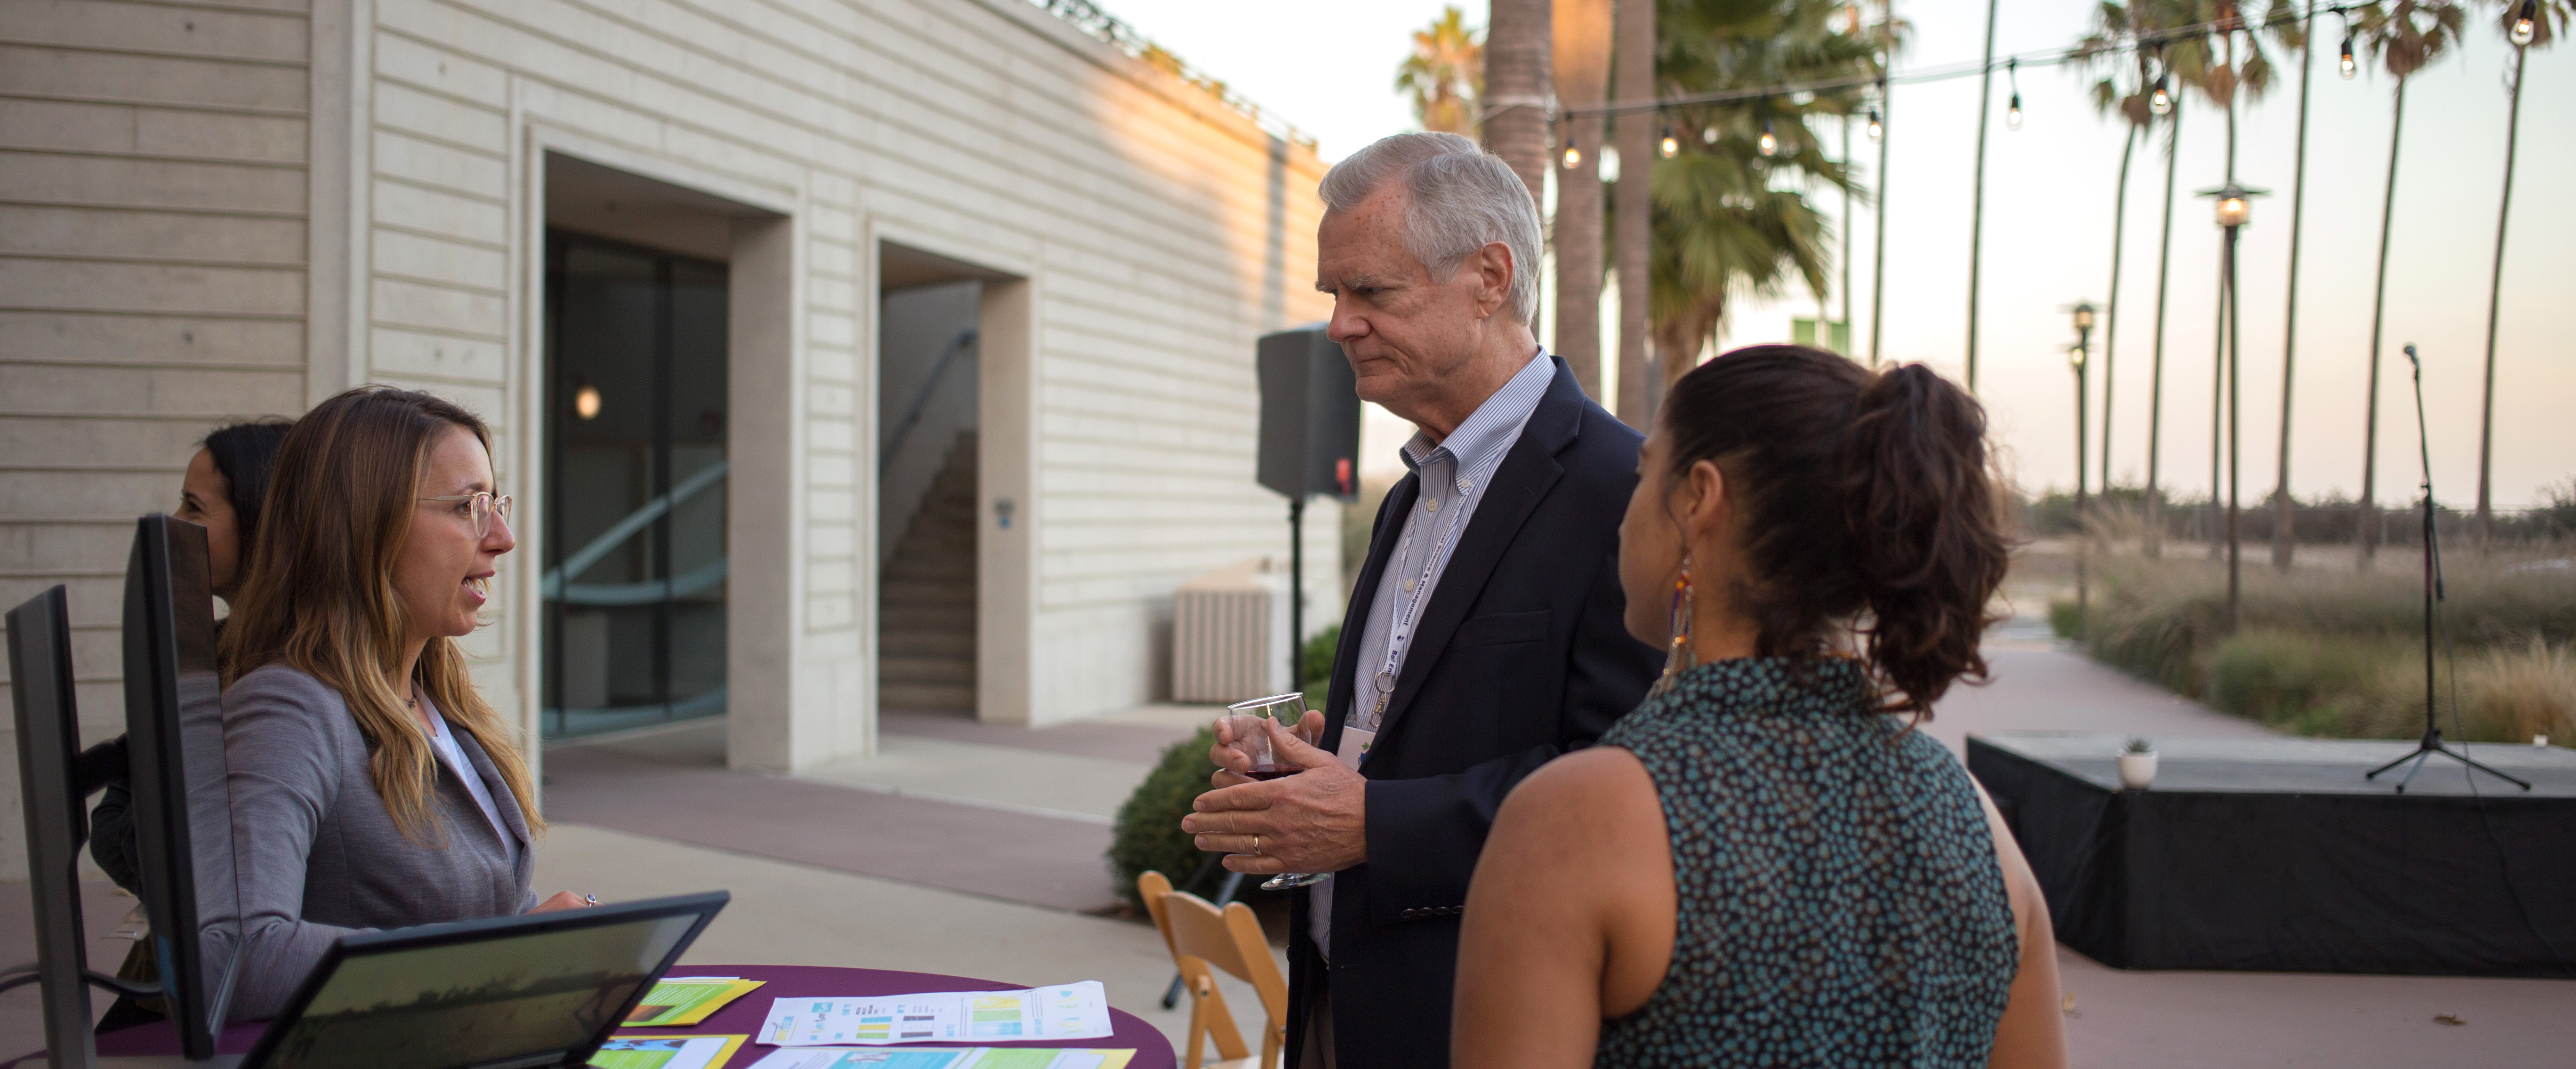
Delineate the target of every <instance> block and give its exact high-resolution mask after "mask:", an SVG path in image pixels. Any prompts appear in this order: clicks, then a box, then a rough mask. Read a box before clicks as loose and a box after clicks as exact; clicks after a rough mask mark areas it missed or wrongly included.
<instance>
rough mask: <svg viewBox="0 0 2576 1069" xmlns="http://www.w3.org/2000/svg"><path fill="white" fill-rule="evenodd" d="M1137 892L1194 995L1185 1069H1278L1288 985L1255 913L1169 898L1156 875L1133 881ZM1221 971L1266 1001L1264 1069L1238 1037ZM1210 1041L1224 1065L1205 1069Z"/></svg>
mask: <svg viewBox="0 0 2576 1069" xmlns="http://www.w3.org/2000/svg"><path fill="white" fill-rule="evenodd" d="M1136 890H1137V891H1138V892H1140V893H1141V894H1142V895H1143V897H1144V899H1145V908H1146V909H1147V910H1149V911H1151V912H1152V913H1153V914H1154V927H1156V928H1158V929H1161V930H1162V933H1163V945H1164V946H1165V947H1168V948H1169V949H1170V950H1171V952H1172V963H1173V964H1174V965H1177V966H1179V967H1180V970H1181V980H1182V986H1183V987H1185V988H1187V989H1188V990H1189V993H1190V1040H1189V1053H1188V1055H1187V1056H1186V1057H1184V1058H1183V1059H1182V1061H1181V1069H1274V1067H1276V1066H1278V1064H1279V1053H1280V1050H1281V1048H1283V1047H1285V1046H1286V1045H1287V1040H1288V979H1287V977H1284V976H1281V975H1279V962H1278V959H1275V958H1273V957H1271V956H1270V940H1269V939H1268V938H1267V937H1266V936H1264V935H1262V934H1261V921H1260V920H1259V919H1258V918H1256V917H1254V916H1253V915H1252V907H1250V906H1247V905H1244V904H1243V903H1241V902H1229V903H1227V904H1226V907H1225V909H1223V910H1222V911H1220V910H1218V909H1217V908H1216V907H1215V906H1213V905H1210V904H1209V903H1208V900H1207V899H1204V898H1200V897H1199V896H1197V895H1194V894H1191V893H1189V892H1187V891H1175V890H1172V881H1170V880H1168V879H1165V878H1164V877H1163V874H1162V873H1159V872H1148V873H1145V874H1144V875H1142V876H1138V877H1136ZM1217 969H1222V970H1224V971H1226V972H1227V973H1230V974H1232V975H1233V976H1234V977H1235V978H1237V979H1240V980H1243V981H1246V982H1248V983H1250V984H1251V985H1252V989H1253V991H1254V992H1255V993H1257V994H1259V995H1260V997H1261V1009H1262V1013H1263V1014H1264V1015H1265V1017H1266V1018H1267V1019H1266V1020H1265V1021H1264V1022H1263V1027H1262V1030H1261V1059H1260V1060H1259V1061H1254V1060H1252V1058H1251V1057H1250V1055H1251V1053H1252V1052H1251V1050H1250V1048H1248V1047H1246V1046H1244V1042H1243V1035H1242V1033H1240V1032H1238V1031H1236V1030H1235V1027H1234V1014H1233V1013H1231V1012H1229V1011H1228V1010H1227V1009H1226V1006H1225V995H1224V994H1223V993H1222V992H1220V991H1218V990H1217V986H1216V975H1215V972H1214V970H1217ZM1211 1035H1212V1036H1214V1037H1216V1055H1217V1057H1219V1058H1222V1059H1225V1060H1224V1061H1221V1062H1216V1063H1213V1064H1206V1063H1202V1062H1201V1061H1200V1055H1201V1052H1202V1051H1201V1048H1202V1046H1203V1041H1204V1040H1205V1039H1206V1037H1208V1036H1211Z"/></svg>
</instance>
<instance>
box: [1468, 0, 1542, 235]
mask: <svg viewBox="0 0 2576 1069" xmlns="http://www.w3.org/2000/svg"><path fill="white" fill-rule="evenodd" d="M1488 19H1489V22H1488V23H1487V25H1486V28H1485V94H1484V96H1483V97H1482V98H1480V99H1479V100H1478V104H1479V105H1480V106H1479V108H1478V111H1477V114H1478V115H1480V116H1481V117H1482V118H1481V119H1480V121H1479V123H1478V129H1479V130H1480V131H1481V132H1482V133H1483V134H1484V137H1485V148H1486V150H1487V151H1489V152H1492V153H1493V154H1494V155H1497V156H1500V157H1502V158H1503V162H1505V163H1509V164H1511V165H1512V173H1514V174H1517V175H1519V176H1520V179H1521V184H1522V185H1524V186H1527V187H1529V195H1530V200H1531V201H1533V202H1535V203H1539V204H1545V203H1547V197H1546V189H1547V156H1548V151H1547V109H1548V104H1547V96H1548V82H1549V80H1550V79H1549V71H1548V65H1549V59H1548V53H1549V52H1550V51H1551V48H1550V44H1549V38H1550V36H1551V35H1550V32H1549V26H1548V0H1493V6H1492V8H1491V10H1490V11H1489V12H1488ZM1529 266H1530V267H1531V268H1533V269H1535V268H1536V267H1537V265H1536V264H1532V265H1529Z"/></svg>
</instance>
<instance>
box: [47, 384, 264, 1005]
mask: <svg viewBox="0 0 2576 1069" xmlns="http://www.w3.org/2000/svg"><path fill="white" fill-rule="evenodd" d="M290 426H293V424H291V423H289V422H287V421H286V420H282V419H262V420H253V421H251V422H248V423H235V424H232V425H230V426H225V427H218V428H216V429H215V431H214V433H211V434H208V435H206V437H205V438H204V439H203V440H201V441H199V442H198V443H197V453H196V455H195V456H192V457H190V458H188V473H187V475H186V476H185V477H184V478H183V479H182V480H181V482H180V484H179V508H178V511H176V512H173V513H171V515H172V516H175V517H177V518H179V519H182V520H186V521H188V522H189V523H193V524H196V525H197V526H199V527H203V528H205V529H206V564H207V575H208V577H209V578H210V579H211V580H212V581H213V584H214V588H215V596H216V597H219V598H222V599H224V600H225V601H226V602H230V601H231V600H232V599H233V598H234V597H235V596H236V595H237V594H239V593H240V591H241V571H242V570H241V559H242V557H243V556H244V555H245V554H246V553H247V552H248V551H249V549H250V547H252V546H254V545H257V544H258V543H259V509H260V502H261V501H262V500H263V499H265V498H266V497H267V496H268V473H269V469H270V468H271V467H272V466H273V465H274V464H275V462H276V459H277V443H279V442H282V441H285V440H286V429H287V428H288V427H290ZM216 626H218V627H220V626H222V625H221V624H220V623H218V624H217V625H216ZM125 763H126V758H125V736H122V735H119V736H117V737H116V738H114V739H110V740H108V741H106V742H102V743H100V744H98V745H96V746H93V747H90V748H89V750H88V751H87V752H85V753H83V754H81V780H82V782H83V784H84V785H85V786H86V785H93V784H103V785H105V787H106V789H107V793H106V794H104V795H102V796H101V797H100V798H99V800H98V808H96V809H94V810H91V811H90V815H89V826H90V842H89V856H90V857H91V859H92V860H95V861H97V862H98V867H99V869H100V871H103V872H105V873H107V878H108V879H111V880H114V881H116V885H117V886H119V887H122V888H125V889H126V890H127V891H130V892H133V893H136V894H141V893H142V891H143V884H142V880H141V878H140V877H139V876H138V875H137V874H136V870H135V861H134V852H135V850H136V846H135V842H134V821H133V819H132V817H131V816H129V815H128V812H129V810H131V809H132V808H133V805H134V793H133V791H131V790H129V789H128V788H127V787H126V783H125ZM87 789H96V788H95V787H87ZM87 789H85V790H84V791H83V793H87ZM141 945H142V944H137V946H138V947H140V946H141ZM120 975H121V974H120ZM127 979H149V977H127Z"/></svg>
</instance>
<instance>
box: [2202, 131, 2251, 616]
mask: <svg viewBox="0 0 2576 1069" xmlns="http://www.w3.org/2000/svg"><path fill="white" fill-rule="evenodd" d="M2266 192H2268V191H2266V190H2260V189H2248V188H2246V187H2244V186H2240V185H2237V184H2236V182H2235V181H2234V180H2233V179H2230V180H2229V181H2228V183H2227V184H2226V185H2224V186H2220V187H2218V188H2217V189H2206V190H2202V191H2201V194H2200V195H2201V196H2204V197H2213V198H2216V199H2217V202H2218V227H2219V229H2221V230H2224V231H2226V232H2227V241H2226V243H2225V244H2224V245H2222V246H2220V251H2219V285H2220V289H2219V296H2220V298H2221V299H2220V301H2219V309H2218V314H2219V316H2220V317H2221V319H2222V320H2223V321H2224V322H2225V323H2226V324H2227V334H2226V339H2225V340H2226V343H2227V348H2226V351H2225V352H2222V353H2220V354H2219V357H2220V359H2221V360H2223V361H2225V365H2226V366H2225V370H2226V373H2227V383H2226V384H2227V629H2228V630H2229V631H2231V632H2232V631H2234V630H2236V606H2237V603H2238V601H2239V597H2238V594H2239V591H2240V590H2241V589H2242V587H2243V580H2244V557H2245V544H2244V540H2243V539H2242V538H2241V537H2240V531H2239V529H2238V525H2237V519H2238V517H2237V505H2238V501H2237V486H2238V483H2239V482H2240V479H2239V476H2240V475H2241V474H2242V471H2241V469H2242V468H2243V465H2242V464H2239V463H2238V462H2237V461H2238V458H2239V457H2240V456H2241V453H2240V451H2239V450H2238V448H2237V444H2238V439H2239V431H2240V430H2241V421H2239V420H2238V419H2237V413H2238V410H2239V408H2240V407H2241V406H2240V405H2238V403H2237V402H2238V399H2239V396H2240V391H2239V390H2238V389H2237V335H2238V331H2237V315H2236V232H2237V231H2239V230H2242V229H2244V228H2245V223H2246V221H2247V220H2248V219H2250V218H2252V217H2253V214H2254V198H2256V197H2259V196H2263V195H2265V193H2266ZM2217 492H2218V488H2217V487H2215V486H2212V487H2210V493H2211V494H2212V495H2213V496H2214V495H2216V493H2217Z"/></svg>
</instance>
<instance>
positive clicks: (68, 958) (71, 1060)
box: [9, 586, 98, 1065]
mask: <svg viewBox="0 0 2576 1069" xmlns="http://www.w3.org/2000/svg"><path fill="white" fill-rule="evenodd" d="M9 680H10V682H11V684H12V686H11V687H10V688H9V690H10V697H11V698H12V699H13V704H14V705H16V706H17V715H18V721H17V722H18V789H19V792H20V797H21V798H23V799H24V800H25V803H26V817H27V875H28V878H29V881H30V883H29V885H28V889H27V890H28V898H29V899H30V900H31V904H32V905H33V906H34V907H35V910H34V912H35V917H34V920H35V933H36V981H37V982H38V983H39V984H41V985H42V987H43V991H44V1018H45V1050H46V1051H47V1052H48V1053H49V1054H51V1055H52V1064H54V1065H88V1064H90V1061H91V1059H92V1058H94V1057H95V1056H96V1054H97V1049H98V1048H97V1046H96V1044H94V1043H93V1042H92V1041H91V1037H90V1031H89V1028H90V1006H89V987H88V985H87V983H86V982H85V981H83V980H82V979H81V972H82V970H83V969H85V968H87V967H88V963H87V960H86V953H85V947H86V944H85V943H84V942H83V939H84V936H83V933H82V932H81V898H80V844H81V831H82V827H81V826H82V818H81V798H80V796H79V795H77V794H75V793H73V792H75V791H77V790H79V788H78V787H75V786H73V784H72V764H73V762H74V760H75V759H76V758H77V757H78V755H79V753H80V718H79V715H78V709H77V707H76V706H75V705H74V703H73V698H72V628H71V611H70V609H69V607H68V600H67V599H66V598H65V596H64V592H63V588H62V587H60V586H56V587H53V588H52V589H49V590H47V591H45V592H44V593H41V594H38V595H36V596H35V597H32V598H29V599H27V602H26V604H23V605H20V606H18V607H17V608H15V609H11V610H9Z"/></svg>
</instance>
